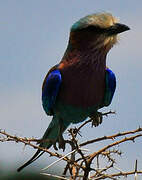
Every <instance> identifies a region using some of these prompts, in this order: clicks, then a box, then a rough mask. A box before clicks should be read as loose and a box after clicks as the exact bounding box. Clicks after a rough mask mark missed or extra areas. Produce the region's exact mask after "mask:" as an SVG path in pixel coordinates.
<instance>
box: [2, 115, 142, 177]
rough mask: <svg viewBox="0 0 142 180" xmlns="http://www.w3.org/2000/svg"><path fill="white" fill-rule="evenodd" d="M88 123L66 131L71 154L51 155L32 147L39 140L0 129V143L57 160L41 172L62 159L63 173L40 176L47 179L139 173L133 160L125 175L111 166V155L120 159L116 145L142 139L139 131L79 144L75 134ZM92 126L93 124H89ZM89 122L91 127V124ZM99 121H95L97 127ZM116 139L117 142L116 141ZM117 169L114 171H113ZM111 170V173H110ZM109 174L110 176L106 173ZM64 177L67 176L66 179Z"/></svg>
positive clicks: (119, 152)
mask: <svg viewBox="0 0 142 180" xmlns="http://www.w3.org/2000/svg"><path fill="white" fill-rule="evenodd" d="M113 113H114V112H111V111H109V112H107V113H102V114H101V113H99V114H101V115H102V116H107V115H108V114H113ZM90 122H92V119H89V120H88V121H86V122H84V123H83V124H82V125H81V126H79V127H78V128H74V129H73V128H72V129H69V130H68V133H69V135H70V138H69V139H68V140H65V143H66V144H69V145H70V147H71V152H69V153H67V154H59V153H57V152H51V151H49V150H48V149H46V148H42V147H39V146H38V145H35V143H38V144H39V143H40V142H41V141H42V140H41V139H35V138H22V137H18V136H13V135H10V134H8V133H7V132H5V131H3V130H0V142H7V141H13V142H17V143H19V142H21V143H23V144H24V145H28V146H31V147H33V148H34V149H40V150H42V151H44V152H46V153H48V154H49V155H50V156H54V157H57V158H58V160H57V161H55V162H53V163H52V164H51V165H49V166H48V167H45V168H44V169H43V170H45V169H48V168H49V167H51V166H53V165H54V164H56V163H58V162H59V161H61V160H63V161H65V162H66V163H67V164H66V166H65V168H64V172H63V175H62V176H57V175H50V174H48V173H42V174H44V175H47V176H52V177H56V178H58V179H68V180H69V179H72V180H76V179H83V180H86V179H94V180H99V179H115V180H116V179H117V178H118V177H121V176H123V177H127V176H129V175H135V177H136V176H138V174H142V171H138V170H137V160H136V164H135V169H134V170H132V171H129V172H125V171H122V170H119V172H118V173H113V169H116V168H115V167H114V165H116V163H117V162H116V160H115V158H114V155H115V156H121V154H122V153H121V151H120V150H118V149H116V148H117V145H120V144H122V143H126V142H128V141H132V142H135V139H137V138H138V137H142V133H141V132H142V128H140V127H139V128H137V129H135V130H131V131H126V132H119V133H116V134H113V135H109V136H103V137H98V138H96V139H92V140H89V141H86V142H83V143H81V144H80V143H79V141H78V139H77V137H78V134H79V135H80V130H81V129H82V128H83V127H84V126H85V125H86V124H88V123H90ZM93 123H94V122H93ZM93 123H92V124H93ZM100 123H101V122H99V123H98V122H97V125H98V124H100ZM117 138H119V140H117ZM104 140H105V141H108V145H105V146H104V147H102V148H100V149H99V150H97V151H96V152H93V153H89V152H88V151H87V149H83V146H86V145H88V144H93V143H97V142H101V143H102V145H103V141H104ZM109 140H113V142H112V143H110V142H109ZM102 157H105V159H106V165H103V166H104V167H103V168H100V166H101V160H102ZM117 169H118V168H117ZM110 170H111V171H110ZM110 172H111V173H110ZM67 174H68V175H69V176H67Z"/></svg>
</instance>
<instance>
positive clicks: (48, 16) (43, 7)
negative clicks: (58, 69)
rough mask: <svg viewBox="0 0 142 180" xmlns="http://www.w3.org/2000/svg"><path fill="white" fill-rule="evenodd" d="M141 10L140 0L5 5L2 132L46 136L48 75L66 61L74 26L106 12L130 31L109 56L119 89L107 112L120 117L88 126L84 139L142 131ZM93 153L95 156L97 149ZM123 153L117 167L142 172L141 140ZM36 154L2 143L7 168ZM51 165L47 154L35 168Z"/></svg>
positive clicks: (0, 29)
mask: <svg viewBox="0 0 142 180" xmlns="http://www.w3.org/2000/svg"><path fill="white" fill-rule="evenodd" d="M136 2H137V3H136ZM141 7H142V1H140V0H137V1H130V0H125V1H124V0H119V1H114V0H109V1H106V0H102V1H97V0H89V1H86V0H77V1H73V0H71V1H66V0H60V1H58V0H52V1H49V0H30V1H29V0H24V1H19V0H13V1H11V0H4V1H2V0H1V1H0V52H1V53H0V116H1V117H0V119H1V125H0V128H1V129H5V130H6V132H8V133H11V134H13V135H17V136H23V137H37V138H40V137H41V136H42V135H43V133H44V131H45V129H46V127H47V126H48V124H49V122H50V120H51V117H47V116H46V114H45V113H44V111H43V109H42V106H41V86H42V81H43V79H44V76H45V75H46V73H47V72H48V70H49V69H50V67H52V66H53V65H55V64H56V63H57V62H59V61H60V59H61V58H62V55H63V53H64V51H65V49H66V46H67V42H68V36H69V30H70V27H71V25H72V24H73V23H74V22H75V21H76V20H78V19H79V18H81V17H83V16H85V15H88V14H90V13H96V12H102V11H106V12H111V13H112V14H113V15H114V16H116V17H118V18H119V19H120V22H121V23H125V24H127V25H128V26H129V27H130V28H131V30H130V31H127V32H125V33H122V34H121V35H120V41H119V43H118V44H117V45H116V46H115V47H114V48H113V49H112V50H111V51H110V52H109V54H108V57H107V65H108V66H109V67H110V68H111V69H112V70H113V72H115V74H116V77H117V90H116V93H115V95H114V99H113V102H112V104H111V106H110V107H108V108H106V109H105V110H106V111H107V110H110V109H112V110H115V111H116V112H117V114H116V115H112V116H110V117H108V118H105V119H104V122H103V123H102V125H101V126H99V127H97V128H91V127H90V126H89V125H88V127H86V128H84V129H83V130H82V135H83V136H84V139H85V138H86V139H92V138H95V137H99V136H103V135H108V134H110V135H111V134H113V133H117V132H119V131H127V130H133V129H136V128H138V126H142V113H141V106H142V100H141V99H142V98H141V91H142V83H141V81H142V80H141V77H142V70H141V69H142V60H141V59H142V50H141V42H142V35H141V29H142V23H141V18H142V11H141ZM88 132H89V133H88ZM81 141H82V140H81ZM89 148H90V149H92V150H94V151H95V149H96V148H98V147H96V145H95V146H91V147H90V146H89ZM120 149H122V151H123V152H124V155H123V156H122V159H121V161H120V164H119V165H118V166H121V167H122V168H123V169H124V170H127V169H131V168H133V165H134V162H135V159H138V165H139V166H138V167H139V168H141V169H142V156H141V151H142V144H141V140H140V139H139V140H136V143H135V144H133V143H131V142H128V143H125V145H122V146H120ZM33 152H34V149H32V148H30V147H26V148H25V149H24V150H23V145H22V144H15V143H10V142H7V143H1V144H0V162H1V161H2V162H3V163H4V164H3V165H2V166H3V167H5V166H6V165H7V164H11V165H13V166H14V165H15V166H17V167H18V166H19V165H21V164H23V162H25V160H27V159H29V158H30V157H31V155H32V154H33ZM126 152H127V153H126ZM49 160H51V161H52V160H53V159H50V157H49V156H48V155H47V154H45V155H44V156H43V157H41V158H40V160H37V161H36V162H34V163H33V165H31V166H30V167H34V166H37V164H39V162H40V163H44V164H45V163H46V162H47V161H49ZM0 164H1V163H0ZM47 164H48V162H47ZM11 168H12V167H11ZM41 168H42V165H41ZM41 168H40V169H41ZM14 170H15V169H13V171H14Z"/></svg>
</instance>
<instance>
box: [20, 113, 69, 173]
mask: <svg viewBox="0 0 142 180" xmlns="http://www.w3.org/2000/svg"><path fill="white" fill-rule="evenodd" d="M68 125H69V124H68ZM68 125H63V122H61V121H60V120H59V119H58V118H57V117H56V116H55V117H53V119H52V121H51V123H50V124H49V126H48V128H47V130H46V132H45V133H44V135H43V137H42V140H43V142H41V143H40V145H39V147H43V148H47V149H48V148H50V147H51V146H52V145H53V144H54V143H55V142H56V141H57V140H58V137H59V134H60V133H63V132H64V131H65V129H66V128H67V127H68ZM61 129H62V130H61ZM60 131H61V132H60ZM44 140H47V141H44ZM43 153H44V151H41V150H37V152H36V153H35V154H34V155H33V157H32V158H31V159H30V160H29V161H27V162H26V163H25V164H24V165H22V166H21V167H19V168H18V169H17V171H18V172H20V171H21V170H22V169H23V168H25V167H26V166H28V165H29V164H31V163H32V162H34V161H35V160H36V159H38V158H39V157H40V156H41V155H42V154H43Z"/></svg>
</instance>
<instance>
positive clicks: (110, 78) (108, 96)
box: [104, 68, 116, 106]
mask: <svg viewBox="0 0 142 180" xmlns="http://www.w3.org/2000/svg"><path fill="white" fill-rule="evenodd" d="M105 81H106V86H105V95H104V106H108V105H110V103H111V101H112V98H113V95H114V92H115V89H116V77H115V74H114V73H113V72H112V71H111V70H110V69H109V68H107V69H106V78H105Z"/></svg>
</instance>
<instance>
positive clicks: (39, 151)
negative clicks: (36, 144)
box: [17, 150, 44, 172]
mask: <svg viewBox="0 0 142 180" xmlns="http://www.w3.org/2000/svg"><path fill="white" fill-rule="evenodd" d="M43 153H44V151H42V152H41V150H37V152H36V153H35V154H34V155H33V157H32V158H31V159H30V160H29V161H27V162H26V163H25V164H23V165H22V166H21V167H19V168H18V169H17V172H20V171H21V170H22V169H23V168H25V167H26V166H28V165H29V164H31V163H32V162H34V161H35V160H36V159H38V158H39V157H40V156H41V155H42V154H43Z"/></svg>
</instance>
